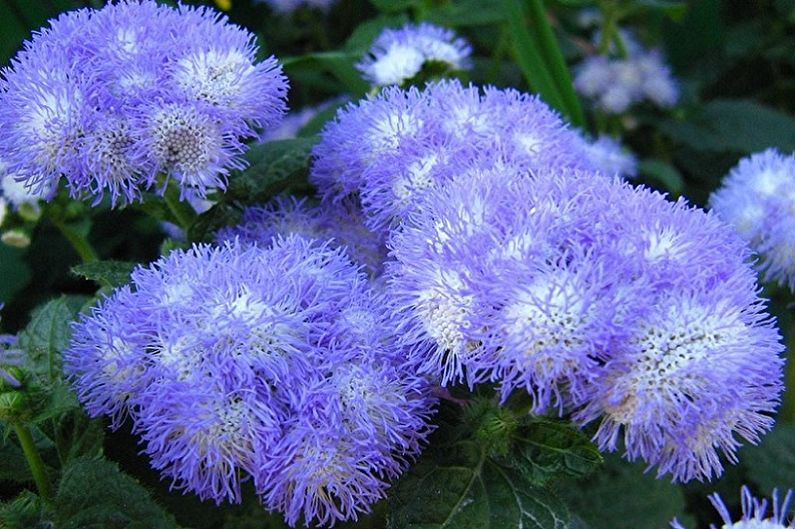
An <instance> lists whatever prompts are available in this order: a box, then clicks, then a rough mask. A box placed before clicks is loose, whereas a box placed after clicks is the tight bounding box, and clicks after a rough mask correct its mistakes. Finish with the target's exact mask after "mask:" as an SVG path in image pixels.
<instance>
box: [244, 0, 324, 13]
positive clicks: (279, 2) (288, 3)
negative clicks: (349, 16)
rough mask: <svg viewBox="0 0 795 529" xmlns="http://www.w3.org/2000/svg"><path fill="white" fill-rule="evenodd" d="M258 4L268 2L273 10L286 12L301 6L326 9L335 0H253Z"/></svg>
mask: <svg viewBox="0 0 795 529" xmlns="http://www.w3.org/2000/svg"><path fill="white" fill-rule="evenodd" d="M254 1H255V2H256V3H258V4H268V6H269V7H270V8H271V9H273V10H274V11H276V12H278V13H281V14H286V13H292V12H293V11H295V10H296V9H299V8H301V7H304V6H306V7H312V8H316V9H322V10H328V9H329V8H331V6H332V5H334V4H336V3H337V0H254Z"/></svg>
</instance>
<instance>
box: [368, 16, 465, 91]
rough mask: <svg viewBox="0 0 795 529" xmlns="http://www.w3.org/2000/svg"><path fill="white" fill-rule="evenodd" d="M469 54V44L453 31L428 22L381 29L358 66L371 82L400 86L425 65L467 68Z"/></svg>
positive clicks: (451, 68) (458, 68)
mask: <svg viewBox="0 0 795 529" xmlns="http://www.w3.org/2000/svg"><path fill="white" fill-rule="evenodd" d="M471 53H472V48H470V46H469V44H468V43H467V42H466V41H465V40H464V39H462V38H459V37H456V35H455V33H454V32H453V31H452V30H449V29H445V28H442V27H439V26H435V25H433V24H429V23H427V22H423V23H421V24H406V25H405V26H403V27H401V28H399V29H385V30H384V31H382V32H381V34H380V35H379V36H378V38H377V39H376V40H375V42H374V43H373V46H372V47H371V48H370V51H369V52H368V53H367V55H366V56H365V57H364V59H362V61H361V62H360V63H359V64H358V65H357V68H359V71H361V72H362V75H363V76H364V77H365V79H367V80H368V81H370V82H371V83H373V84H374V85H378V86H384V85H395V84H396V85H400V84H403V83H404V82H406V81H408V80H410V79H412V78H413V77H414V76H416V75H417V74H418V73H420V71H421V70H422V68H423V67H424V66H426V65H433V64H440V65H443V66H444V67H445V68H446V69H448V70H465V69H468V68H469V67H470V65H469V55H470V54H471Z"/></svg>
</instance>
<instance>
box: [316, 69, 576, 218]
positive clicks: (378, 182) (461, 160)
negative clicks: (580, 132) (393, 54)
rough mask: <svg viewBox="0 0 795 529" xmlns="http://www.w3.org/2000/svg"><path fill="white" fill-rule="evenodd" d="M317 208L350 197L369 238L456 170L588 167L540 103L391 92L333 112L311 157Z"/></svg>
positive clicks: (446, 92)
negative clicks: (356, 200) (356, 201)
mask: <svg viewBox="0 0 795 529" xmlns="http://www.w3.org/2000/svg"><path fill="white" fill-rule="evenodd" d="M314 155H315V162H314V165H313V167H312V173H311V177H312V180H313V182H314V183H315V184H316V185H317V187H318V188H319V190H320V193H321V196H322V197H323V199H324V201H332V202H335V201H340V200H343V199H345V198H346V197H349V195H356V194H358V195H359V196H360V198H361V202H362V205H363V209H364V213H365V219H366V220H365V221H366V223H367V224H368V226H369V227H371V229H373V230H374V231H381V232H383V231H386V230H387V229H388V228H389V227H391V226H393V225H396V224H399V223H400V222H401V221H402V219H404V218H405V216H406V215H407V214H409V212H410V211H411V210H412V209H413V205H414V204H415V203H416V202H417V200H416V199H417V198H418V197H419V196H420V195H422V193H424V192H425V191H426V190H427V189H429V188H433V187H437V186H439V185H442V184H443V183H444V182H446V181H447V180H449V179H450V178H452V177H454V176H455V175H456V174H458V173H459V172H460V171H462V170H463V168H465V167H467V166H469V165H473V164H477V162H476V160H478V159H483V160H485V163H487V164H489V163H493V161H495V160H504V161H506V163H511V164H516V165H521V166H524V167H527V168H529V169H541V168H549V167H559V166H565V167H582V168H590V162H589V161H588V159H587V157H586V156H585V154H584V144H583V142H582V141H581V140H580V138H578V137H577V134H576V133H575V132H573V131H572V130H569V129H567V128H566V126H565V124H564V123H563V121H562V120H561V119H560V117H559V116H558V115H557V114H556V113H555V112H554V111H552V110H551V109H550V108H549V107H548V106H547V105H545V104H544V103H543V102H541V101H540V100H539V99H537V98H535V97H532V96H529V95H527V94H521V93H519V92H517V91H515V90H498V89H495V88H486V89H485V90H484V91H483V92H481V91H480V90H479V89H478V88H476V87H473V86H470V87H463V86H462V85H461V84H460V83H459V82H458V81H441V82H438V83H432V84H429V85H428V86H427V87H426V89H425V90H424V91H419V90H417V89H416V88H411V89H409V90H406V91H404V90H400V89H398V88H396V87H390V88H387V89H385V90H383V91H382V92H381V93H380V94H378V95H376V96H371V97H370V98H368V99H367V100H364V101H362V102H360V103H359V104H357V105H354V104H350V105H348V106H347V107H345V108H343V109H341V110H340V111H339V112H338V114H337V119H336V120H335V121H333V122H331V123H330V124H328V125H327V126H326V128H325V130H324V131H323V134H322V139H321V142H320V143H319V144H318V145H317V146H316V148H315V150H314Z"/></svg>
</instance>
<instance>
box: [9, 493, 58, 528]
mask: <svg viewBox="0 0 795 529" xmlns="http://www.w3.org/2000/svg"><path fill="white" fill-rule="evenodd" d="M51 527H52V522H51V521H49V520H47V519H46V516H45V512H44V503H43V502H42V501H41V498H39V497H38V496H36V495H35V494H33V493H32V492H29V491H23V492H22V493H21V494H20V495H19V496H17V497H16V498H15V499H14V500H12V501H10V502H8V503H0V529H49V528H51Z"/></svg>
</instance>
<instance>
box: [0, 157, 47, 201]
mask: <svg viewBox="0 0 795 529" xmlns="http://www.w3.org/2000/svg"><path fill="white" fill-rule="evenodd" d="M7 168H8V166H7V165H6V164H5V163H4V162H3V161H2V160H0V196H2V197H3V198H5V199H6V200H7V201H8V202H9V203H10V204H11V205H12V206H13V207H14V208H15V209H19V207H20V206H22V205H23V204H27V205H30V206H34V207H37V206H38V202H39V200H42V199H45V200H46V199H47V198H49V196H50V195H51V194H52V192H53V189H51V188H50V189H48V188H46V187H44V188H40V189H39V190H38V191H37V192H34V191H32V190H30V189H28V188H27V187H26V186H25V184H24V183H22V182H20V181H18V180H17V178H16V175H15V174H14V173H11V172H8V171H7Z"/></svg>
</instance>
